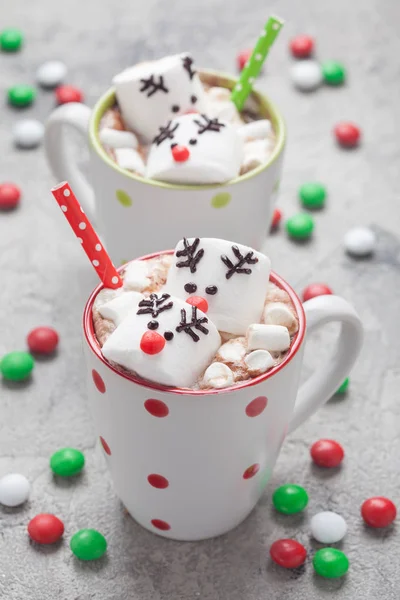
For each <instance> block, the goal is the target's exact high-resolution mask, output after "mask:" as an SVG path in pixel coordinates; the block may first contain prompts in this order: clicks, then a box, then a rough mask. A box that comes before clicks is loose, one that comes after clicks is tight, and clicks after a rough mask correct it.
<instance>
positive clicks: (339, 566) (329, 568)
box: [313, 548, 349, 579]
mask: <svg viewBox="0 0 400 600" xmlns="http://www.w3.org/2000/svg"><path fill="white" fill-rule="evenodd" d="M313 566H314V569H315V572H316V573H317V574H318V575H321V577H326V578H327V579H335V578H336V577H343V575H345V574H346V573H347V571H348V570H349V559H348V558H347V556H346V555H345V554H344V552H341V551H340V550H336V548H321V550H318V551H317V552H316V553H315V555H314V558H313Z"/></svg>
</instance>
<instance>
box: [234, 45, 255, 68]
mask: <svg viewBox="0 0 400 600" xmlns="http://www.w3.org/2000/svg"><path fill="white" fill-rule="evenodd" d="M251 53H252V49H251V48H248V49H247V50H241V52H239V54H238V55H237V58H236V61H237V66H238V69H239V71H243V69H244V68H245V66H246V63H247V61H248V60H249V58H250V56H251Z"/></svg>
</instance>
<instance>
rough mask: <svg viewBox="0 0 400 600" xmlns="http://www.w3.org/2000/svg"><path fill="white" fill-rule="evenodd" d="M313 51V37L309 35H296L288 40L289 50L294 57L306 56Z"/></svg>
mask: <svg viewBox="0 0 400 600" xmlns="http://www.w3.org/2000/svg"><path fill="white" fill-rule="evenodd" d="M313 51H314V39H313V38H312V37H311V36H309V35H296V37H294V38H293V39H292V40H290V52H291V53H292V55H293V56H294V57H295V58H308V57H309V56H311V54H312V53H313Z"/></svg>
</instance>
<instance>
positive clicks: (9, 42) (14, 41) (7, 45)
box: [0, 27, 24, 52]
mask: <svg viewBox="0 0 400 600" xmlns="http://www.w3.org/2000/svg"><path fill="white" fill-rule="evenodd" d="M23 41H24V37H23V35H22V31H20V30H19V29H15V28H13V27H10V28H8V29H3V31H1V32H0V48H1V49H2V50H4V51H5V52H17V50H19V49H20V48H21V46H22V43H23Z"/></svg>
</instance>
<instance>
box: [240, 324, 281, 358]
mask: <svg viewBox="0 0 400 600" xmlns="http://www.w3.org/2000/svg"><path fill="white" fill-rule="evenodd" d="M289 346H290V335H289V331H288V330H287V327H283V326H282V325H263V324H261V323H254V324H253V325H250V327H249V328H248V330H247V347H248V349H249V350H269V351H270V352H283V351H284V350H287V349H288V348H289Z"/></svg>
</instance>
